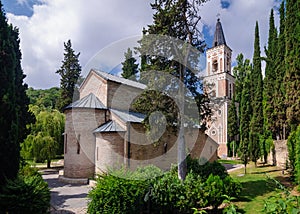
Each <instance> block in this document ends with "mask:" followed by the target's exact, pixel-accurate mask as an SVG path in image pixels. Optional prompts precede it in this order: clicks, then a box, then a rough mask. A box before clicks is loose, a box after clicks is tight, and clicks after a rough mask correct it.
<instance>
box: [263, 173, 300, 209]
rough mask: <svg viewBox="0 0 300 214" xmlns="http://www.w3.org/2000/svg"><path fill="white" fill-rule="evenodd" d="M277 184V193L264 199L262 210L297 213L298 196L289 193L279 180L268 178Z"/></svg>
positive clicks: (299, 205) (299, 200)
mask: <svg viewBox="0 0 300 214" xmlns="http://www.w3.org/2000/svg"><path fill="white" fill-rule="evenodd" d="M268 179H270V180H272V181H274V182H275V184H276V185H277V186H276V188H277V192H278V193H277V194H276V195H272V196H270V197H269V198H268V199H267V200H266V201H265V207H264V210H263V212H264V213H267V214H298V213H300V196H294V195H291V193H290V191H289V190H288V189H286V188H285V187H284V186H283V185H282V184H281V183H280V182H278V181H277V180H275V179H271V178H268Z"/></svg>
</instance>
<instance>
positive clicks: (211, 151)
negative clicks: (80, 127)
mask: <svg viewBox="0 0 300 214" xmlns="http://www.w3.org/2000/svg"><path fill="white" fill-rule="evenodd" d="M209 149H210V154H212V153H213V148H212V146H210V147H209Z"/></svg>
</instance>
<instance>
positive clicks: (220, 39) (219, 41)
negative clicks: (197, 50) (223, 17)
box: [212, 19, 226, 47]
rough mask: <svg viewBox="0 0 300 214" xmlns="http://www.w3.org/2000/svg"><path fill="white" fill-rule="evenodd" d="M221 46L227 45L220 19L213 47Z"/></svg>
mask: <svg viewBox="0 0 300 214" xmlns="http://www.w3.org/2000/svg"><path fill="white" fill-rule="evenodd" d="M219 45H226V41H225V36H224V32H223V29H222V25H221V22H220V19H218V21H217V24H216V31H215V35H214V41H213V45H212V46H213V47H216V46H219Z"/></svg>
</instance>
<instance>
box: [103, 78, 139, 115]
mask: <svg viewBox="0 0 300 214" xmlns="http://www.w3.org/2000/svg"><path fill="white" fill-rule="evenodd" d="M107 87H108V89H107V92H108V94H107V106H108V107H110V108H115V109H120V110H129V109H131V108H130V105H131V104H132V103H133V101H134V100H135V99H136V98H137V96H139V95H140V94H141V93H142V92H143V90H142V89H139V88H134V87H131V86H128V85H125V84H123V85H121V84H120V83H115V82H112V81H108V86H107Z"/></svg>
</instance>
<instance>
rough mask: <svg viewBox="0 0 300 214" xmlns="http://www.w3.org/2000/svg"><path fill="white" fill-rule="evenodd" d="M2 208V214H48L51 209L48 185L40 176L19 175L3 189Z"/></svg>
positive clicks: (0, 194)
mask: <svg viewBox="0 0 300 214" xmlns="http://www.w3.org/2000/svg"><path fill="white" fill-rule="evenodd" d="M27 173H29V172H28V171H27ZM31 173H33V172H31ZM29 174H30V173H29ZM0 208H1V212H0V213H37V214H39V213H41V214H44V213H47V212H48V210H49V208H50V190H49V188H48V184H47V183H46V182H45V181H44V180H43V178H42V176H41V175H40V174H36V175H29V176H27V175H26V176H23V175H19V177H18V178H16V179H15V180H8V181H7V184H6V185H5V186H4V187H3V188H2V189H1V193H0Z"/></svg>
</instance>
